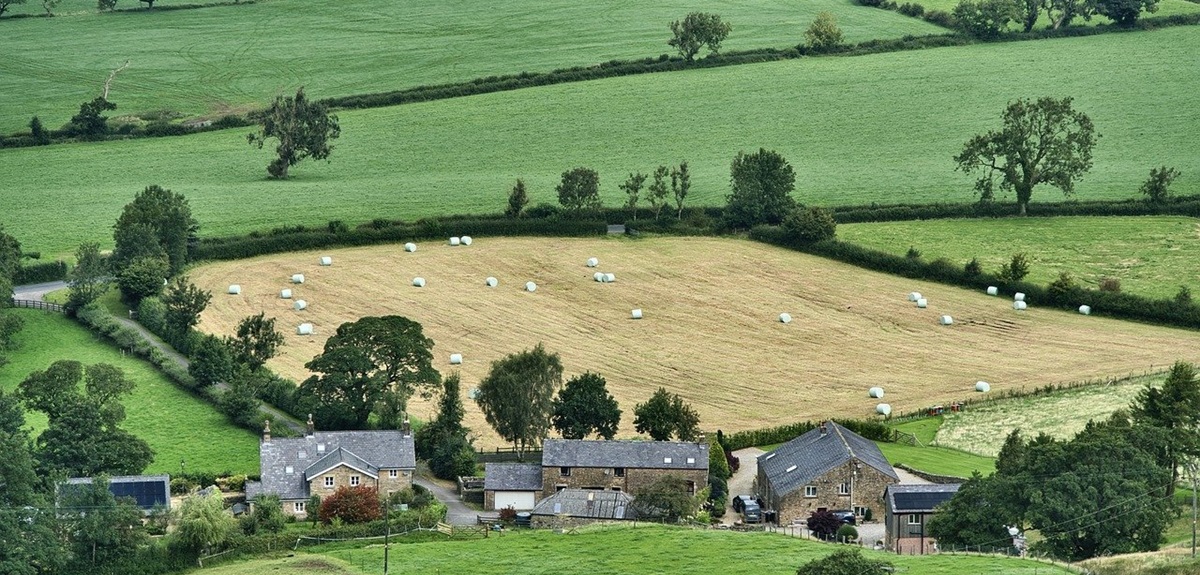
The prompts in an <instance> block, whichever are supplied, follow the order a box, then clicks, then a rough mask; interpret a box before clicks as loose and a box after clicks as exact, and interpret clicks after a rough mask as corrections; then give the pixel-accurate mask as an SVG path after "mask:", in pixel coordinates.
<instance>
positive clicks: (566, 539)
mask: <svg viewBox="0 0 1200 575" xmlns="http://www.w3.org/2000/svg"><path fill="white" fill-rule="evenodd" d="M835 549H836V547H833V546H832V545H829V544H826V543H817V542H814V541H811V540H807V539H798V538H794V537H788V536H786V535H783V534H780V533H737V532H731V531H716V530H692V529H686V528H672V527H662V526H655V525H651V524H638V526H637V527H631V526H626V525H621V526H608V527H586V528H583V529H579V530H577V531H571V532H569V533H567V534H557V533H554V532H553V531H551V530H536V531H525V530H517V531H508V532H505V533H504V534H503V535H502V536H493V537H489V538H487V539H480V540H474V541H452V542H451V541H447V542H430V543H412V544H403V545H396V546H394V547H393V548H392V549H391V561H390V562H389V564H390V565H389V566H390V572H392V573H441V574H443V575H457V574H479V575H485V574H491V573H497V574H499V573H528V574H530V575H540V574H553V575H572V574H579V575H592V574H595V573H623V574H628V575H642V574H647V575H648V574H652V573H655V574H657V573H672V574H680V575H686V574H700V573H761V574H784V573H795V572H796V568H797V567H799V566H800V565H801V564H803V563H806V562H808V561H811V560H813V559H817V558H820V557H823V556H825V555H828V554H830V553H832V552H833V551H834V550H835ZM864 553H865V554H867V555H869V556H871V557H874V558H879V559H883V560H886V561H891V562H892V563H894V564H895V566H896V568H897V572H904V573H920V574H921V575H951V574H955V575H957V574H960V573H971V574H981V575H986V574H996V575H1001V574H1003V575H1033V574H1035V573H1038V574H1042V575H1046V574H1050V575H1053V574H1060V573H1063V574H1065V573H1069V571H1066V570H1065V569H1062V568H1060V567H1057V566H1055V565H1050V564H1047V563H1038V562H1033V561H1030V560H1024V559H1014V558H1010V557H970V556H951V555H927V556H916V557H914V556H896V555H891V554H887V553H882V552H876V551H869V550H868V551H864ZM265 571H271V572H285V573H286V572H318V571H319V572H322V573H338V574H362V575H371V574H377V573H382V572H383V545H378V544H376V545H371V546H370V547H366V548H358V547H342V548H338V547H331V546H327V547H318V548H315V549H313V550H310V551H309V552H308V553H304V552H301V553H298V554H297V555H296V556H295V557H288V558H276V559H262V560H257V561H250V562H245V563H236V564H230V565H224V566H219V567H214V568H211V569H205V570H201V571H196V573H201V574H204V575H250V574H255V573H262V572H265Z"/></svg>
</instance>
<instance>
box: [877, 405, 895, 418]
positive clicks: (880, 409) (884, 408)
mask: <svg viewBox="0 0 1200 575" xmlns="http://www.w3.org/2000/svg"><path fill="white" fill-rule="evenodd" d="M875 413H878V414H879V415H882V416H884V417H887V416H889V415H891V414H892V406H891V405H889V404H886V403H880V404H878V405H876V406H875Z"/></svg>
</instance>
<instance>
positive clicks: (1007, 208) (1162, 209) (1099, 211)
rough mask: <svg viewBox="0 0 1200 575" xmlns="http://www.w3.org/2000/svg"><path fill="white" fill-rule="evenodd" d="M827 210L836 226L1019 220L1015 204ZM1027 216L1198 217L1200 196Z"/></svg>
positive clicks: (1038, 207) (1048, 205)
mask: <svg viewBox="0 0 1200 575" xmlns="http://www.w3.org/2000/svg"><path fill="white" fill-rule="evenodd" d="M826 209H828V210H829V211H831V212H832V213H833V219H834V220H836V221H837V223H839V224H857V223H867V222H901V221H912V220H938V219H969V218H1007V217H1020V216H1018V215H1017V209H1018V208H1017V204H1015V203H1004V202H974V203H953V204H952V203H932V204H889V205H879V204H871V205H864V206H832V207H829V208H826ZM1028 213H1029V217H1051V216H1168V215H1169V216H1190V217H1200V196H1178V197H1173V198H1169V199H1168V200H1167V201H1165V202H1161V203H1156V202H1149V201H1146V200H1145V199H1141V198H1128V199H1124V200H1095V201H1087V202H1080V201H1077V200H1068V201H1063V202H1037V203H1030V204H1029V207H1028Z"/></svg>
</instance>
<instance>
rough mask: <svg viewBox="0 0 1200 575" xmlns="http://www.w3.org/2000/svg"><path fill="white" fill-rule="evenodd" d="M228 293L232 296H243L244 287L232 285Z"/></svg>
mask: <svg viewBox="0 0 1200 575" xmlns="http://www.w3.org/2000/svg"><path fill="white" fill-rule="evenodd" d="M226 293H228V294H230V295H238V294H241V293H242V286H240V285H238V284H230V285H229V291H228V292H226Z"/></svg>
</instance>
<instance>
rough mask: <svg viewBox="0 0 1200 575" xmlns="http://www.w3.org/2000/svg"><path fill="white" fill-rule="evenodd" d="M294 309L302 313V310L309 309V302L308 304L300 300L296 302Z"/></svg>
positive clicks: (293, 305)
mask: <svg viewBox="0 0 1200 575" xmlns="http://www.w3.org/2000/svg"><path fill="white" fill-rule="evenodd" d="M292 309H294V310H296V311H300V310H302V309H308V302H306V301H304V300H302V299H298V300H296V302H295V303H293V304H292Z"/></svg>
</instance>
